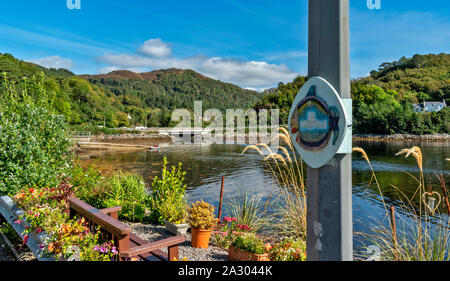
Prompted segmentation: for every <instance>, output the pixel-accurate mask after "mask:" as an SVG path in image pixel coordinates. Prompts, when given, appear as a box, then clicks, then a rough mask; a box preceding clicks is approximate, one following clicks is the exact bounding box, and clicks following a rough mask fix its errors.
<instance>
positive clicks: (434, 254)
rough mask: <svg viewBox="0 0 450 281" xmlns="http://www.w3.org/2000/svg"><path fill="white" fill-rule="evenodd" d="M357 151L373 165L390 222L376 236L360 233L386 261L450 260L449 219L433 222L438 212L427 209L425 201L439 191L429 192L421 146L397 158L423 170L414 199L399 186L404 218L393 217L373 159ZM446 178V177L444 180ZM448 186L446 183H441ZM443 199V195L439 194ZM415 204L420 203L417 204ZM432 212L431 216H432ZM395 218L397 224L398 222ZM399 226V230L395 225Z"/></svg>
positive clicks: (355, 149)
mask: <svg viewBox="0 0 450 281" xmlns="http://www.w3.org/2000/svg"><path fill="white" fill-rule="evenodd" d="M353 151H354V152H359V153H361V154H362V156H363V158H364V159H365V160H366V162H367V163H368V164H369V166H370V169H371V171H372V179H374V180H375V182H376V185H377V187H378V190H379V192H380V196H381V200H382V202H383V207H384V209H385V211H386V217H387V218H388V220H389V227H386V226H384V225H379V226H376V227H374V228H372V230H373V234H367V233H360V234H362V236H363V237H364V238H365V239H366V240H367V241H368V242H369V243H372V244H373V245H375V246H376V247H378V248H379V249H380V251H381V252H380V256H381V258H382V259H383V260H396V261H436V260H437V261H442V260H449V259H450V257H449V254H448V250H449V241H450V240H449V238H450V232H449V224H450V219H449V217H444V216H440V215H435V216H434V217H435V218H438V219H437V220H438V221H437V222H436V221H435V222H432V221H431V216H433V215H434V212H430V211H432V210H430V207H429V206H428V207H427V204H428V203H427V202H426V201H425V200H423V198H425V197H426V196H424V195H427V196H433V195H434V194H436V193H437V192H433V191H432V190H428V191H426V190H425V175H424V172H423V155H422V151H421V149H420V148H419V147H417V146H413V147H412V148H409V149H402V150H401V151H399V152H398V153H397V154H396V156H399V155H405V158H408V157H410V156H412V157H413V158H414V159H415V160H416V163H417V166H418V167H419V177H418V178H417V177H415V176H413V175H412V174H409V173H408V175H409V176H411V177H413V178H414V179H415V181H416V182H417V183H418V186H417V189H416V191H415V192H414V194H413V195H412V196H411V197H407V196H406V195H405V194H404V193H403V192H401V191H400V189H398V188H397V187H395V186H392V188H394V189H396V190H397V191H398V192H399V194H400V196H401V198H400V199H399V200H398V201H399V202H401V203H400V204H399V205H398V206H396V208H397V209H398V210H400V213H401V214H403V216H401V217H400V216H397V219H396V217H395V216H392V217H390V216H389V212H388V208H387V206H386V202H385V199H384V196H383V193H382V191H381V187H380V185H379V183H378V180H377V177H376V175H375V172H374V170H373V168H372V166H371V164H370V160H369V158H368V157H367V154H366V153H365V151H364V150H363V149H362V148H359V147H356V148H354V149H353ZM442 178H443V177H442ZM369 184H370V183H369ZM441 184H444V185H445V182H444V183H441ZM439 197H440V195H439ZM414 202H419V203H418V210H417V205H415V204H414ZM440 203H441V200H439V202H438V205H437V206H436V210H437V209H438V207H439V204H440ZM429 213H431V214H429ZM393 219H396V220H397V222H396V223H394V222H393ZM394 225H397V226H400V227H397V229H395V228H394V227H393V226H394Z"/></svg>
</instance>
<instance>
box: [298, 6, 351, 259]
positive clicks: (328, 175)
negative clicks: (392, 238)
mask: <svg viewBox="0 0 450 281" xmlns="http://www.w3.org/2000/svg"><path fill="white" fill-rule="evenodd" d="M349 33H350V30H349V0H309V35H308V37H309V43H308V44H309V46H308V50H309V51H308V58H309V61H308V75H309V77H313V76H321V77H322V78H324V79H326V80H327V81H328V82H329V83H330V84H331V85H333V87H334V88H335V89H336V91H337V92H338V93H339V95H340V96H341V98H351V93H350V50H349V49H350V46H349V45H350V44H349ZM351 172H352V158H351V154H337V155H336V156H335V158H334V159H333V160H332V161H330V162H329V163H328V164H327V165H326V166H324V167H322V168H319V169H312V168H309V167H308V171H307V186H308V187H307V208H308V209H307V211H308V219H307V231H308V233H307V258H308V260H310V261H350V260H352V259H353V223H352V174H351Z"/></svg>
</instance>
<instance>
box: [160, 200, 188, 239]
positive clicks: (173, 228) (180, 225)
mask: <svg viewBox="0 0 450 281" xmlns="http://www.w3.org/2000/svg"><path fill="white" fill-rule="evenodd" d="M160 208H161V214H162V216H163V222H164V224H165V226H166V229H167V230H168V231H169V232H171V233H173V234H175V235H186V232H187V230H188V229H189V224H188V223H187V212H186V204H185V201H184V192H183V194H180V193H178V192H176V191H169V192H168V193H167V196H166V198H165V200H164V201H163V202H161V205H160Z"/></svg>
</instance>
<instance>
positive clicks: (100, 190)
mask: <svg viewBox="0 0 450 281" xmlns="http://www.w3.org/2000/svg"><path fill="white" fill-rule="evenodd" d="M68 173H69V177H70V183H71V184H72V185H73V188H74V190H75V194H76V196H77V197H78V198H79V199H80V200H83V201H84V202H86V203H88V204H89V205H92V206H96V207H101V205H102V202H101V200H102V198H101V197H102V195H103V194H104V193H105V186H104V182H105V181H106V179H105V177H104V176H103V174H102V172H101V171H99V169H98V168H97V167H95V166H93V165H88V166H86V167H83V166H81V165H80V163H78V162H77V163H75V164H74V165H73V166H72V167H70V170H69V172H68Z"/></svg>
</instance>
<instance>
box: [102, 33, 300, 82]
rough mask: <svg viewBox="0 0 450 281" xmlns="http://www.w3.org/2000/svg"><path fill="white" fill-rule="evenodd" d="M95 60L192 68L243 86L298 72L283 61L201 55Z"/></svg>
mask: <svg viewBox="0 0 450 281" xmlns="http://www.w3.org/2000/svg"><path fill="white" fill-rule="evenodd" d="M149 41H150V40H149ZM149 41H147V42H149ZM161 43H162V42H161ZM162 44H163V43H162ZM147 45H148V44H147ZM144 47H145V44H144V46H143V47H142V48H141V49H140V50H141V53H142V49H143V48H144ZM98 60H99V62H101V63H104V64H107V65H108V68H109V69H114V70H117V69H136V68H138V69H148V70H151V69H161V68H181V69H193V70H195V71H197V72H199V73H201V74H203V75H205V76H208V77H211V78H213V79H217V80H221V81H224V82H230V83H233V84H237V85H239V86H241V87H244V88H270V87H273V86H274V85H277V84H278V83H279V82H290V81H292V80H293V79H294V78H295V77H296V76H297V75H298V74H297V73H296V72H295V71H293V70H292V69H290V68H289V67H287V66H286V65H285V64H280V65H277V64H271V63H268V62H265V61H244V60H239V59H230V58H222V57H208V56H205V55H196V56H192V57H187V58H176V57H167V56H155V55H153V56H142V55H138V54H105V55H103V56H101V57H99V58H98ZM104 69H107V68H104Z"/></svg>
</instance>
